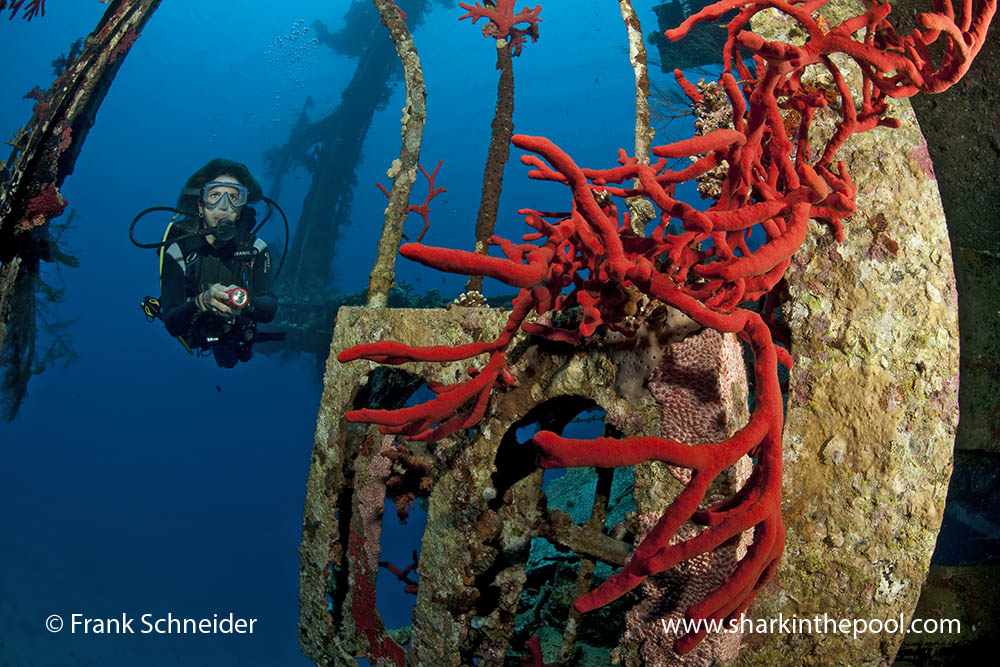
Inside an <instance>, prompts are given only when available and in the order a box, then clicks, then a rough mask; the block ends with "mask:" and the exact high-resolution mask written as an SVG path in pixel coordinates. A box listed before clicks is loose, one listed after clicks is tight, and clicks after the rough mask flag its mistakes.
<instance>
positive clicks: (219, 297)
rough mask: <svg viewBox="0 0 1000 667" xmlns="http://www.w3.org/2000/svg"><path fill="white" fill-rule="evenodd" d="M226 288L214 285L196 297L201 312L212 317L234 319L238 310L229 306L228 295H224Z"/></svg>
mask: <svg viewBox="0 0 1000 667" xmlns="http://www.w3.org/2000/svg"><path fill="white" fill-rule="evenodd" d="M227 289H228V288H227V287H223V286H222V285H221V284H219V283H215V284H213V285H211V286H209V287H208V288H206V289H205V291H204V292H202V293H201V294H199V295H198V297H197V301H198V305H199V307H200V308H201V309H202V310H203V311H208V312H210V313H212V314H213V315H217V316H219V317H222V318H225V319H229V318H230V317H236V315H237V314H238V313H239V309H238V308H234V307H233V306H230V305H229V295H227V294H226V290H227Z"/></svg>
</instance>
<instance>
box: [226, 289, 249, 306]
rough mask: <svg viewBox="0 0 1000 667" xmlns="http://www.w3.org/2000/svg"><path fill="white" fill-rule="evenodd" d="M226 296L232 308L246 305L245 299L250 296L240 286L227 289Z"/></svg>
mask: <svg viewBox="0 0 1000 667" xmlns="http://www.w3.org/2000/svg"><path fill="white" fill-rule="evenodd" d="M226 296H227V297H229V305H230V306H232V307H233V308H242V307H243V306H245V305H247V300H248V299H249V298H250V295H249V294H247V291H246V290H245V289H243V288H242V287H233V288H230V289H227V290H226Z"/></svg>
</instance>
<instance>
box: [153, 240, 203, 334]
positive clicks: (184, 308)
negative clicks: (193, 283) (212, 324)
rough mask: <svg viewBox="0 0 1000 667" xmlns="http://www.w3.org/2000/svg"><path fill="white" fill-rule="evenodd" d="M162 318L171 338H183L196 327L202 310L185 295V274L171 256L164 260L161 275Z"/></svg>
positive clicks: (165, 257)
mask: <svg viewBox="0 0 1000 667" xmlns="http://www.w3.org/2000/svg"><path fill="white" fill-rule="evenodd" d="M160 283H161V286H160V317H161V318H163V323H164V324H165V325H166V327H167V332H168V333H169V334H170V335H171V336H175V337H176V336H183V335H184V334H185V333H187V332H188V330H189V329H190V328H191V327H192V326H193V325H194V323H195V321H196V320H197V319H198V315H199V314H200V312H201V310H200V309H199V307H198V304H197V303H196V301H195V299H194V298H190V299H189V298H188V297H187V294H186V293H185V292H186V290H185V285H186V281H185V278H184V272H183V271H182V270H181V267H180V265H179V264H178V263H177V261H176V260H175V259H174V258H173V257H171V256H170V255H169V254H168V255H165V256H164V258H163V272H162V273H161V275H160Z"/></svg>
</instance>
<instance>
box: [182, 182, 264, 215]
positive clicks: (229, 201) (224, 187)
mask: <svg viewBox="0 0 1000 667" xmlns="http://www.w3.org/2000/svg"><path fill="white" fill-rule="evenodd" d="M186 194H191V195H197V194H200V195H201V203H202V204H204V205H205V206H207V207H208V208H219V207H222V208H230V209H236V208H239V207H240V206H243V205H244V204H246V203H247V199H248V197H249V195H250V190H249V189H248V188H247V187H246V186H245V185H240V184H239V183H232V182H230V181H209V182H208V183H205V185H203V186H201V191H200V192H199V191H197V190H195V191H188V192H186Z"/></svg>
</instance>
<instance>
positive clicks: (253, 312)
mask: <svg viewBox="0 0 1000 667" xmlns="http://www.w3.org/2000/svg"><path fill="white" fill-rule="evenodd" d="M257 243H259V244H260V246H263V249H261V250H260V251H259V252H258V253H257V256H256V257H255V258H254V262H253V294H252V295H251V298H250V305H249V306H247V308H248V311H249V312H248V313H247V314H248V315H250V317H251V318H252V319H254V320H256V321H257V322H270V321H271V320H273V319H274V314H275V313H276V312H277V311H278V298H277V297H276V296H274V294H273V293H272V292H271V251H270V250H269V249H268V247H267V244H266V243H264V242H263V241H257Z"/></svg>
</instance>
